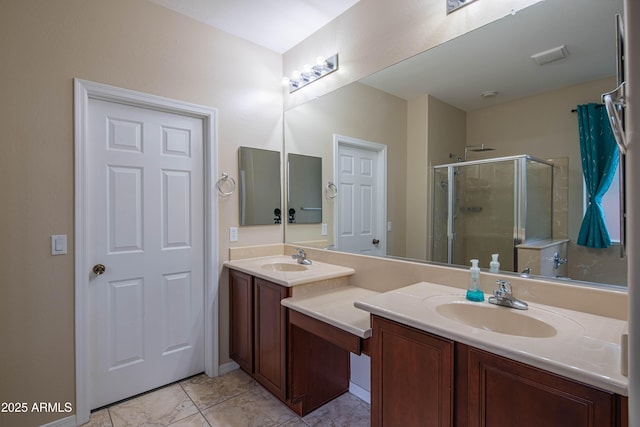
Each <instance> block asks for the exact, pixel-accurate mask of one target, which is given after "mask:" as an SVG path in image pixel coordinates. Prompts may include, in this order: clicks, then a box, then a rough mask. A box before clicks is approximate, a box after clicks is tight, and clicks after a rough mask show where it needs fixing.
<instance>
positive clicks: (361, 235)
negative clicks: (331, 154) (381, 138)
mask: <svg viewBox="0 0 640 427" xmlns="http://www.w3.org/2000/svg"><path fill="white" fill-rule="evenodd" d="M341 138H342V139H344V137H341ZM339 142H344V141H339ZM352 142H353V141H352ZM377 145H379V144H376V146H377ZM381 155H382V154H381V151H378V150H371V149H367V148H363V147H357V146H354V145H346V144H342V143H338V147H337V156H336V159H337V162H336V165H335V167H336V172H337V180H336V181H337V185H338V204H337V224H336V225H337V244H338V248H339V249H340V250H342V251H348V252H355V253H361V254H369V255H384V254H385V251H384V247H385V245H384V244H385V242H384V239H385V238H386V230H384V228H383V226H382V224H383V223H384V219H383V218H382V217H383V216H384V207H383V200H381V199H383V198H384V189H383V188H381V187H382V186H383V184H382V183H383V182H384V180H383V179H381V176H380V174H383V173H384V171H382V170H379V169H380V164H381V161H380V156H381ZM375 242H378V243H375Z"/></svg>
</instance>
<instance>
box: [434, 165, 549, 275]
mask: <svg viewBox="0 0 640 427" xmlns="http://www.w3.org/2000/svg"><path fill="white" fill-rule="evenodd" d="M508 161H513V162H514V185H513V191H514V194H513V196H514V209H513V215H514V217H513V221H514V222H513V223H514V227H513V248H514V251H513V252H514V253H513V258H514V267H517V255H516V250H515V249H516V246H517V245H519V244H522V243H525V242H527V235H526V231H527V230H526V224H527V212H528V211H527V197H526V194H527V162H528V161H533V162H537V163H541V164H544V165H548V166H549V167H550V168H551V183H550V186H551V188H550V190H549V191H550V200H549V203H550V214H549V235H548V236H545V238H551V237H552V236H551V233H552V231H551V230H552V221H553V220H552V213H553V163H552V162H549V161H546V160H542V159H539V158H536V157H533V156H531V155H528V154H520V155H515V156H506V157H494V158H490V159H482V160H470V161H463V162H455V163H447V164H442V165H437V166H433V173H432V177H433V182H434V187H435V181H436V179H435V177H436V170H437V169H442V168H447V180H448V185H447V210H448V215H447V263H448V264H453V259H454V240H455V238H456V236H455V224H454V221H455V209H456V206H455V204H456V202H455V191H456V189H455V173H456V171H457V169H458V168H461V167H465V166H474V165H483V164H490V163H500V162H508ZM433 197H435V193H434V196H433ZM432 205H433V198H432ZM432 218H433V215H432ZM432 227H433V228H435V227H436V223H435V221H433V223H432ZM434 235H435V232H434V230H432V236H434ZM534 240H538V239H534ZM434 244H435V242H434V241H432V242H431V245H432V250H431V252H432V257H433V252H434V249H433V246H434Z"/></svg>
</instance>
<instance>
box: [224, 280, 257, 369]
mask: <svg viewBox="0 0 640 427" xmlns="http://www.w3.org/2000/svg"><path fill="white" fill-rule="evenodd" d="M229 288H230V289H229V302H230V304H229V305H230V307H229V311H230V313H229V315H230V316H229V317H230V323H231V325H230V331H229V334H230V337H229V339H230V347H231V349H230V353H231V358H232V359H233V360H235V361H236V362H237V363H238V364H239V365H240V367H241V368H242V369H243V370H245V371H246V372H248V373H250V374H252V373H253V286H252V278H251V276H250V275H248V274H244V273H241V272H239V271H236V270H230V272H229Z"/></svg>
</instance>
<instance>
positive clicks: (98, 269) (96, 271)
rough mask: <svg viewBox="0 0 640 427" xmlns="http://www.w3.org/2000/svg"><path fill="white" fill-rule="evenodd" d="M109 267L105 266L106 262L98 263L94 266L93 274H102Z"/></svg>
mask: <svg viewBox="0 0 640 427" xmlns="http://www.w3.org/2000/svg"><path fill="white" fill-rule="evenodd" d="M106 269H107V267H105V266H104V264H96V265H94V266H93V269H92V271H93V274H95V275H96V276H99V275H101V274H104V272H105V270H106Z"/></svg>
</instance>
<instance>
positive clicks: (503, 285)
mask: <svg viewBox="0 0 640 427" xmlns="http://www.w3.org/2000/svg"><path fill="white" fill-rule="evenodd" d="M496 283H497V284H498V290H499V291H500V292H503V293H506V294H511V293H512V292H511V283H509V282H507V281H506V280H501V279H498V280H496Z"/></svg>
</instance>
